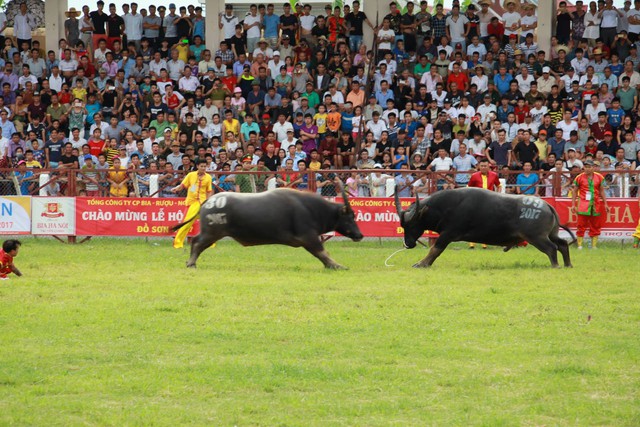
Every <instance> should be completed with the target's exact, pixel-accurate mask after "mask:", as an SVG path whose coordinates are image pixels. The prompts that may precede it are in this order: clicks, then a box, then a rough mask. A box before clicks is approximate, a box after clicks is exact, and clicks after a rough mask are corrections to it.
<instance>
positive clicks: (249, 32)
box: [244, 4, 268, 59]
mask: <svg viewBox="0 0 640 427" xmlns="http://www.w3.org/2000/svg"><path fill="white" fill-rule="evenodd" d="M261 27H262V17H261V16H260V15H258V6H257V5H255V4H252V5H251V6H249V14H248V15H247V16H245V18H244V33H245V35H246V37H247V52H248V53H249V58H250V59H253V51H254V50H256V47H257V45H258V41H259V40H260V29H261ZM265 41H266V39H265ZM267 43H268V42H267Z"/></svg>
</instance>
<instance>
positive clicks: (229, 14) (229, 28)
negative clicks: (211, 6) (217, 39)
mask: <svg viewBox="0 0 640 427" xmlns="http://www.w3.org/2000/svg"><path fill="white" fill-rule="evenodd" d="M239 23H240V20H239V19H238V17H237V16H235V15H234V14H233V5H231V4H226V5H225V6H224V14H222V13H221V14H219V15H218V27H219V28H220V29H221V30H222V32H223V34H224V39H225V40H227V41H229V40H230V39H231V37H233V35H234V34H235V33H236V25H238V24H239Z"/></svg>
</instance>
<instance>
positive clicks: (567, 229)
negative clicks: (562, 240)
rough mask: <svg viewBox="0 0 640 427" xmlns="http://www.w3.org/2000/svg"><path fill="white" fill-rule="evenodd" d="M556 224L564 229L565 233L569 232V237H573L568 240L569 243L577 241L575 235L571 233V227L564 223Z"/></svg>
mask: <svg viewBox="0 0 640 427" xmlns="http://www.w3.org/2000/svg"><path fill="white" fill-rule="evenodd" d="M558 226H559V227H560V228H562V229H563V230H564V231H566V232H567V233H569V235H570V236H571V239H573V240H571V241H570V242H569V245H573V244H574V243H575V242H577V241H578V239H576V235H575V234H573V231H571V229H570V228H569V227H567V226H566V225H562V224H558Z"/></svg>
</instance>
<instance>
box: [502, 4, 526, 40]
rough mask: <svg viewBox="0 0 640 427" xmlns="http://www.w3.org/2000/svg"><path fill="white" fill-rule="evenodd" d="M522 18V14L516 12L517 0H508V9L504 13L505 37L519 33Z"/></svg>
mask: <svg viewBox="0 0 640 427" xmlns="http://www.w3.org/2000/svg"><path fill="white" fill-rule="evenodd" d="M521 19H522V16H521V15H520V14H519V13H518V12H516V0H507V11H506V12H505V13H503V14H502V20H503V21H504V36H505V37H509V36H510V35H511V34H515V35H516V36H517V35H518V32H519V31H520V20H521Z"/></svg>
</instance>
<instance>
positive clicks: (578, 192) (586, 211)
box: [571, 159, 609, 249]
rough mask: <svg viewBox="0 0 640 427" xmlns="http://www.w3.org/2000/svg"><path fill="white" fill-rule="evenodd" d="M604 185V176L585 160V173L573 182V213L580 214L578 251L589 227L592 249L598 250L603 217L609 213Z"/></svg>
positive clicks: (590, 161) (590, 162)
mask: <svg viewBox="0 0 640 427" xmlns="http://www.w3.org/2000/svg"><path fill="white" fill-rule="evenodd" d="M604 183H605V181H604V176H602V175H600V174H599V173H597V172H595V171H594V163H593V160H591V159H587V160H585V161H584V172H583V173H581V174H580V175H578V176H577V177H576V179H575V180H574V181H573V206H572V207H571V212H573V213H576V214H578V231H577V232H576V236H577V237H578V249H582V241H583V239H584V234H585V231H586V229H587V227H588V228H589V237H591V248H592V249H597V245H598V236H600V230H601V228H602V222H603V216H605V215H606V214H607V213H609V205H607V197H606V195H605V191H604V190H605V184H604ZM603 214H604V215H603Z"/></svg>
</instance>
